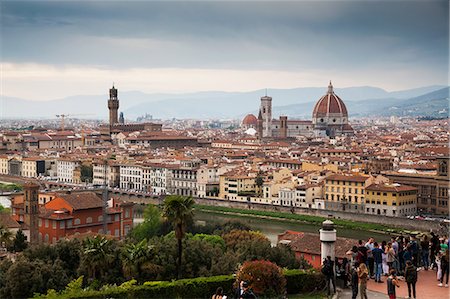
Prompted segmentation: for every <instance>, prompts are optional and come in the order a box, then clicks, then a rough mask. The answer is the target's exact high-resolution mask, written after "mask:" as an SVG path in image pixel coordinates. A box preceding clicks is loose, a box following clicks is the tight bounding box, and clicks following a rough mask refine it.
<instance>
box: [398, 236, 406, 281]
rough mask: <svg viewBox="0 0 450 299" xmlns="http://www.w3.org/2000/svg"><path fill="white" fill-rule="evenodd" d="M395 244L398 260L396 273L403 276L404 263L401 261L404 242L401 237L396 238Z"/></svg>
mask: <svg viewBox="0 0 450 299" xmlns="http://www.w3.org/2000/svg"><path fill="white" fill-rule="evenodd" d="M397 243H398V251H397V259H398V265H397V269H398V271H399V272H398V273H399V274H403V269H404V268H405V262H404V259H403V254H404V250H405V242H404V241H403V237H402V236H400V237H397Z"/></svg>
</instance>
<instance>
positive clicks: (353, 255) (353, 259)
mask: <svg viewBox="0 0 450 299" xmlns="http://www.w3.org/2000/svg"><path fill="white" fill-rule="evenodd" d="M346 254H347V255H350V263H351V267H352V268H354V267H355V264H356V263H359V259H358V254H359V252H358V247H356V245H355V246H353V247H352V249H350V250H349V251H347V252H346Z"/></svg>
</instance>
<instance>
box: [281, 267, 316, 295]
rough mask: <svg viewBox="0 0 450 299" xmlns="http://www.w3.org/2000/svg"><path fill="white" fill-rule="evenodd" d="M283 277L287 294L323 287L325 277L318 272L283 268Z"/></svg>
mask: <svg viewBox="0 0 450 299" xmlns="http://www.w3.org/2000/svg"><path fill="white" fill-rule="evenodd" d="M284 277H285V278H286V291H287V293H288V294H299V293H311V292H315V291H321V290H323V289H324V288H325V277H324V276H323V274H322V273H320V272H314V271H304V270H285V271H284Z"/></svg>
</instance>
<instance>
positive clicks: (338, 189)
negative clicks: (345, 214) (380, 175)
mask: <svg viewBox="0 0 450 299" xmlns="http://www.w3.org/2000/svg"><path fill="white" fill-rule="evenodd" d="M325 190H326V192H328V191H330V190H331V192H335V191H334V190H335V189H334V187H333V186H331V188H329V186H327V187H326V188H325ZM358 190H359V189H357V188H354V189H353V188H348V189H347V188H346V187H342V193H346V192H348V193H352V192H353V191H354V193H355V194H358V192H359V191H358ZM336 192H341V187H336ZM361 194H364V189H361Z"/></svg>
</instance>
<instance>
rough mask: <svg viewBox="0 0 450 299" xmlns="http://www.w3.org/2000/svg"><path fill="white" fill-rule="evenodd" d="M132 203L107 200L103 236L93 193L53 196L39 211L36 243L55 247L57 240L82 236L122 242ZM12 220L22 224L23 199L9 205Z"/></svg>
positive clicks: (98, 200) (100, 209)
mask: <svg viewBox="0 0 450 299" xmlns="http://www.w3.org/2000/svg"><path fill="white" fill-rule="evenodd" d="M133 205H134V204H133V203H125V202H118V201H117V200H115V199H111V200H110V201H109V202H108V207H107V209H106V232H104V230H103V200H102V198H101V197H100V196H98V195H97V194H96V193H94V192H77V193H70V194H60V193H57V194H54V198H53V199H52V200H50V201H48V202H46V203H45V204H44V205H40V207H39V215H38V224H37V230H38V239H39V242H40V243H42V242H44V243H52V244H54V243H56V242H57V241H58V240H60V239H65V238H66V237H69V236H72V235H79V234H85V233H95V234H105V235H110V236H113V237H115V238H119V239H121V238H123V237H125V236H126V235H127V234H128V232H129V231H130V230H131V228H132V227H133ZM12 210H13V215H12V218H13V219H15V220H16V221H18V222H26V221H25V220H26V217H25V216H26V213H27V211H26V210H25V209H24V198H23V196H18V197H16V198H14V200H13V203H12Z"/></svg>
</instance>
